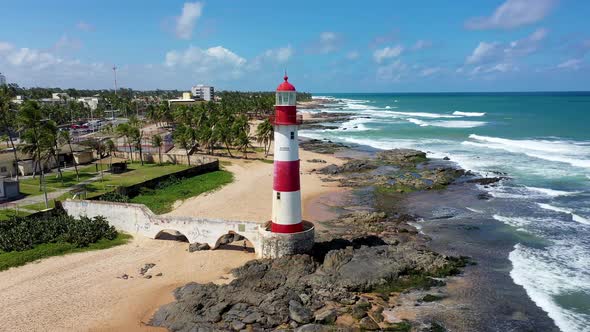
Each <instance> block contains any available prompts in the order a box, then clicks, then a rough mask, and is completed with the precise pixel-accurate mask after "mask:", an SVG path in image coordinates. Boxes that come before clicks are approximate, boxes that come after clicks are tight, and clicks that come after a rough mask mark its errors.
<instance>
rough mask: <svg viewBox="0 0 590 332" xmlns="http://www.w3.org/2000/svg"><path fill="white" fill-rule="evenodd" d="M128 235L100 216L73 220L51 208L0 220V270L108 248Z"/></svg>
mask: <svg viewBox="0 0 590 332" xmlns="http://www.w3.org/2000/svg"><path fill="white" fill-rule="evenodd" d="M127 238H128V236H123V235H121V234H119V233H117V231H116V230H115V228H114V227H113V226H110V225H109V223H108V222H107V221H106V219H105V218H104V217H101V216H98V217H95V218H87V217H81V218H80V219H76V218H73V217H70V216H68V215H67V214H66V213H65V211H63V210H54V211H52V212H50V213H46V214H43V215H32V216H27V217H14V218H11V219H9V220H5V221H2V222H0V271H1V270H5V269H8V268H10V267H13V266H19V265H23V264H25V263H27V262H31V261H34V260H37V259H40V258H44V257H49V256H55V255H62V254H65V253H68V252H74V251H79V250H81V249H83V250H92V249H103V248H108V247H110V246H113V245H118V244H122V243H125V240H126V239H127ZM89 248H90V249H89ZM83 250H82V251H83Z"/></svg>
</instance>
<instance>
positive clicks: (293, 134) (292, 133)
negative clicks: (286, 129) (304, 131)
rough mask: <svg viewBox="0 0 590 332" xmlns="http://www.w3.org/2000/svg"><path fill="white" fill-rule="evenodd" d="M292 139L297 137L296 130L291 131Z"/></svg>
mask: <svg viewBox="0 0 590 332" xmlns="http://www.w3.org/2000/svg"><path fill="white" fill-rule="evenodd" d="M291 139H295V132H294V131H292V132H291Z"/></svg>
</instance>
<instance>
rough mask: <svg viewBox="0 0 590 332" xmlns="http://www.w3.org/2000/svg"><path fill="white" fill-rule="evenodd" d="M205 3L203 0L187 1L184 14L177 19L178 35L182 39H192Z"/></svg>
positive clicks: (183, 10)
mask: <svg viewBox="0 0 590 332" xmlns="http://www.w3.org/2000/svg"><path fill="white" fill-rule="evenodd" d="M202 12H203V4H202V3H201V2H185V3H184V6H183V7H182V14H180V16H179V17H178V18H177V19H176V36H177V37H178V38H181V39H190V38H191V36H192V35H193V29H194V27H195V23H196V22H197V19H199V17H201V14H202Z"/></svg>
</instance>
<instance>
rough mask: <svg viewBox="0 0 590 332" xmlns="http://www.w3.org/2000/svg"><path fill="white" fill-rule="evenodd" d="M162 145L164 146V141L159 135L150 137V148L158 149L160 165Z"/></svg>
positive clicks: (160, 162)
mask: <svg viewBox="0 0 590 332" xmlns="http://www.w3.org/2000/svg"><path fill="white" fill-rule="evenodd" d="M162 145H164V140H163V139H162V136H160V135H154V136H152V146H153V147H154V148H158V158H159V159H158V161H159V162H158V163H159V164H162Z"/></svg>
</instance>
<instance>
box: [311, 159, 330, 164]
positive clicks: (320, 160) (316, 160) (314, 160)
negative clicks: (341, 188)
mask: <svg viewBox="0 0 590 332" xmlns="http://www.w3.org/2000/svg"><path fill="white" fill-rule="evenodd" d="M307 162H308V163H318V164H325V163H326V161H325V160H324V159H309V160H308V161H307Z"/></svg>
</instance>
